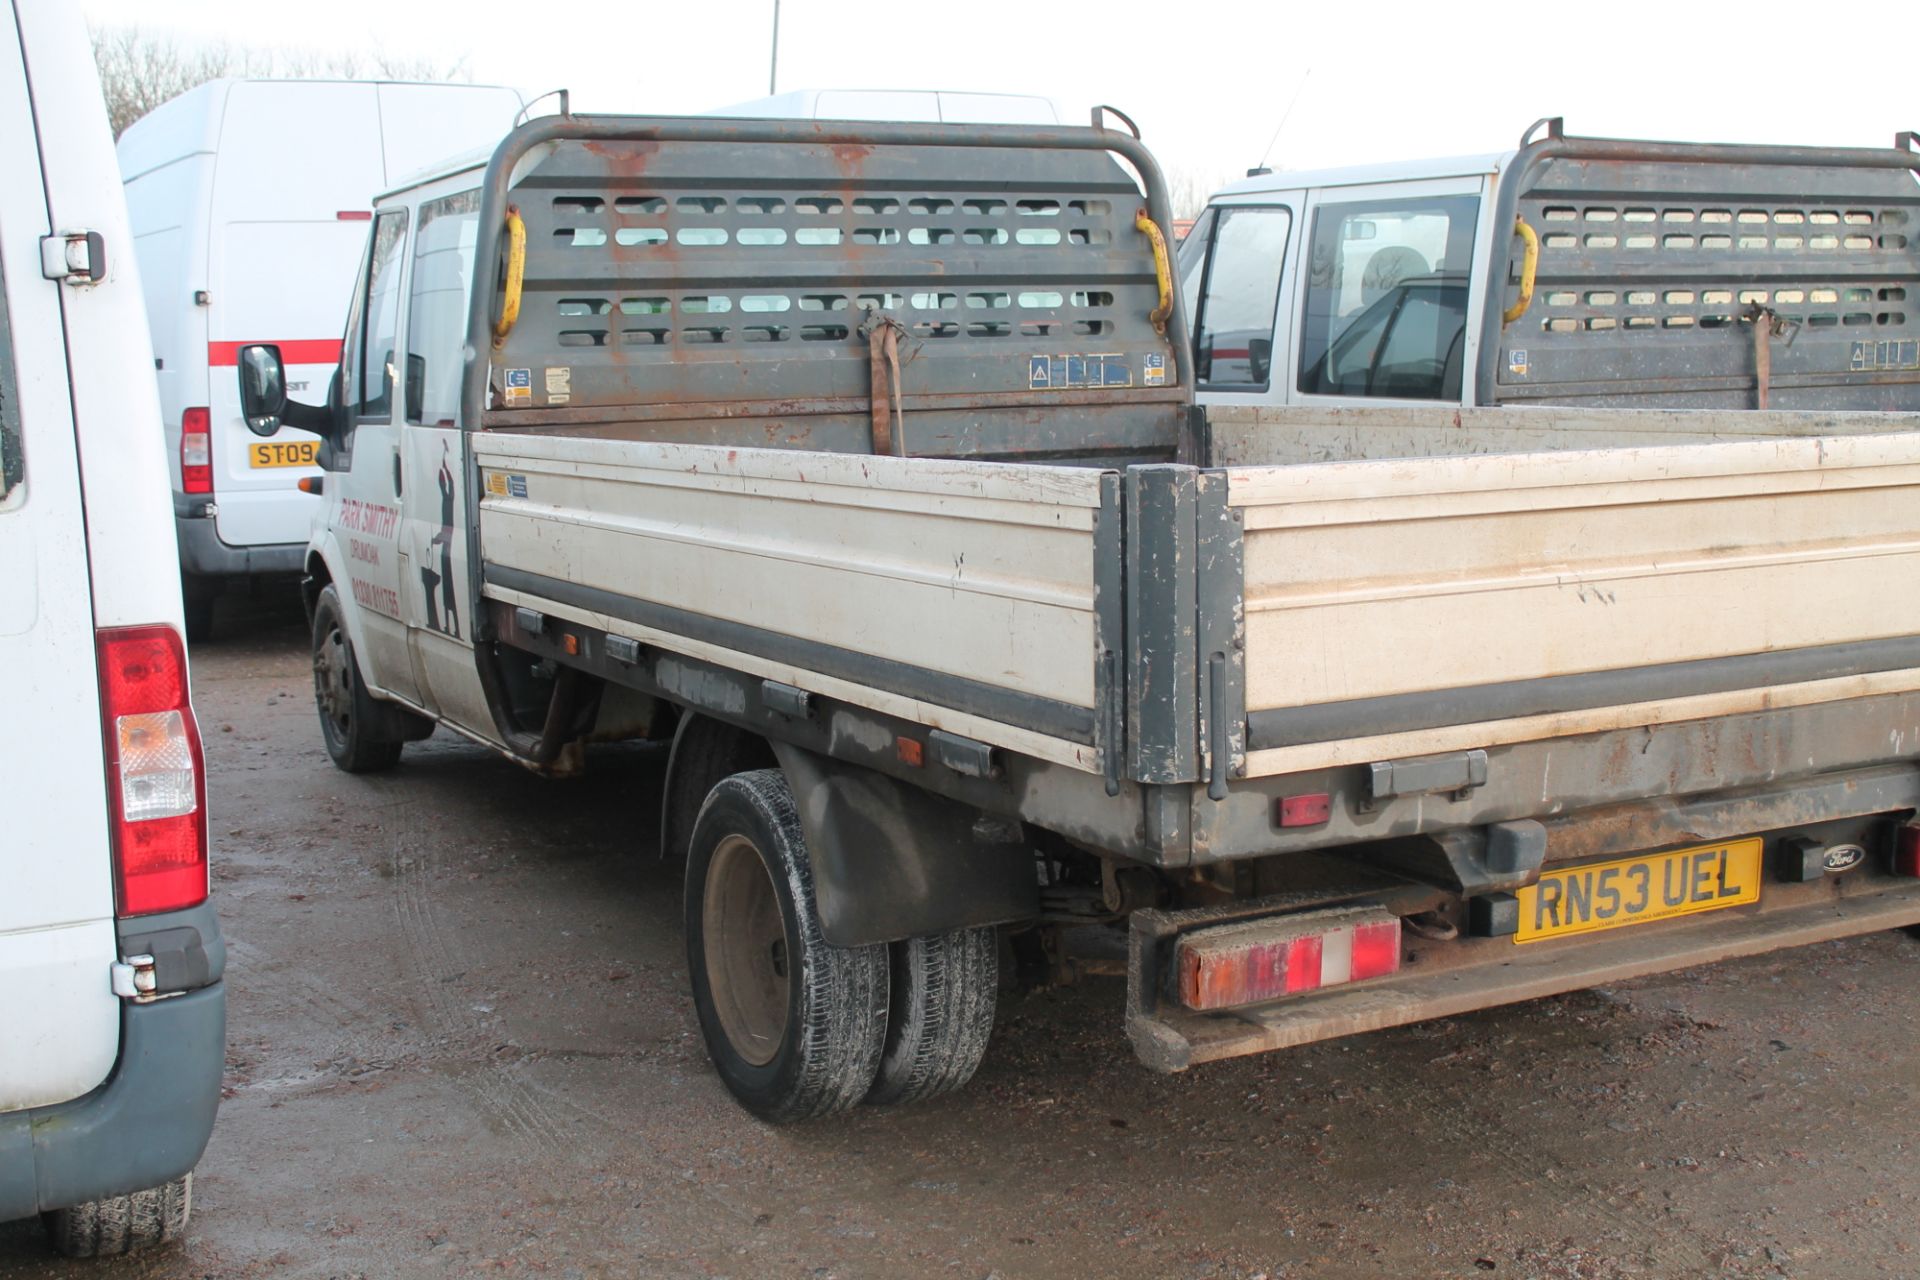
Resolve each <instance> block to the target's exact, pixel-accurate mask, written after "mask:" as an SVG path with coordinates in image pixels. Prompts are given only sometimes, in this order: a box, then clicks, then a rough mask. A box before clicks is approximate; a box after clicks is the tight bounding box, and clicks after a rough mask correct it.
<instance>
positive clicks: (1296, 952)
mask: <svg viewBox="0 0 1920 1280" xmlns="http://www.w3.org/2000/svg"><path fill="white" fill-rule="evenodd" d="M1399 971H1400V917H1398V916H1396V915H1394V914H1393V913H1392V912H1390V911H1386V910H1383V909H1382V908H1380V907H1336V908H1334V909H1332V910H1329V911H1307V912H1302V913H1301V914H1299V915H1292V916H1282V917H1279V918H1277V919H1275V918H1271V917H1269V918H1266V919H1261V920H1248V921H1243V922H1241V923H1238V924H1223V925H1215V926H1213V927H1211V928H1207V929H1196V930H1194V931H1193V932H1192V933H1188V934H1183V935H1182V936H1181V938H1180V941H1179V942H1178V944H1176V947H1175V950H1174V984H1175V987H1176V989H1177V994H1178V996H1179V999H1180V1003H1182V1004H1184V1005H1186V1006H1187V1008H1189V1009H1196V1010H1201V1011H1206V1010H1210V1009H1231V1008H1236V1007H1238V1006H1240V1005H1247V1004H1259V1003H1260V1002H1261V1001H1264V1000H1274V999H1278V998H1279V997H1281V996H1290V995H1299V994H1302V993H1304V992H1308V991H1318V990H1320V989H1321V988H1323V987H1337V986H1341V985H1344V984H1345V983H1349V982H1360V981H1363V980H1365V979H1367V978H1379V977H1384V976H1385V975H1387V974H1390V973H1398V972H1399Z"/></svg>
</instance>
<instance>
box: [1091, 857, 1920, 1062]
mask: <svg viewBox="0 0 1920 1280" xmlns="http://www.w3.org/2000/svg"><path fill="white" fill-rule="evenodd" d="M1770 888H1778V886H1770ZM1823 888H1824V886H1823ZM1184 923H1186V922H1183V921H1181V920H1180V919H1179V918H1178V917H1177V916H1176V914H1175V913H1171V912H1159V911H1139V912H1135V913H1134V916H1133V931H1132V944H1131V957H1130V961H1129V965H1128V988H1129V990H1128V999H1127V1034H1128V1037H1129V1038H1130V1039H1131V1040H1132V1041H1133V1047H1134V1051H1135V1052H1136V1053H1138V1054H1139V1055H1140V1060H1141V1061H1142V1062H1144V1063H1146V1064H1147V1065H1148V1066H1149V1067H1152V1068H1154V1069H1155V1070H1157V1071H1184V1070H1185V1069H1186V1068H1188V1067H1191V1066H1195V1065H1197V1064H1199V1063H1202V1062H1212V1061H1214V1060H1216V1059H1220V1058H1234V1057H1240V1056H1243V1055H1246V1054H1253V1053H1264V1052H1266V1051H1268V1050H1271V1049H1289V1048H1292V1047H1294V1046H1296V1045H1303V1044H1311V1043H1313V1042H1314V1041H1316V1040H1330V1039H1333V1038H1335V1037H1338V1036H1346V1035H1354V1034H1357V1033H1359V1032H1363V1031H1377V1030H1379V1029H1381V1028H1383V1027H1398V1026H1404V1025H1405V1024H1407V1023H1410V1022H1420V1021H1424V1020H1425V1019H1428V1018H1444V1017H1451V1016H1453V1015H1456V1014H1462V1013H1469V1012H1472V1011H1473V1010H1476V1009H1485V1008H1490V1007H1492V1006H1494V1005H1501V1004H1511V1003H1513V1002H1515V1001H1520V1000H1535V999H1538V998H1540V997H1542V996H1551V995H1559V994H1561V993H1563V992H1567V991H1577V990H1581V989H1583V988H1586V987H1593V986H1601V985H1604V984H1607V983H1612V982H1622V981H1625V980H1626V979H1629V978H1638V977H1644V976H1645V975H1647V974H1653V973H1665V972H1668V971H1669V970H1673V969H1684V968H1688V967H1690V966H1692V965H1699V964H1712V963H1714V962H1716V961H1720V960H1731V959H1734V958H1736V957H1739V956H1750V955H1758V954H1760V953H1761V952H1765V951H1776V950H1779V949H1781V948H1784V947H1797V946H1805V945H1807V944H1809V943H1815V942H1830V941H1832V940H1834V939H1836V938H1846V937H1851V936H1853V935H1855V934H1862V933H1875V932H1878V931H1880V930H1884V929H1895V928H1899V927H1901V926H1904V925H1913V924H1920V881H1913V880H1892V879H1888V878H1876V879H1873V880H1868V881H1863V882H1861V883H1860V885H1859V886H1858V888H1857V890H1855V891H1851V892H1849V893H1848V894H1847V895H1846V896H1823V897H1817V898H1813V899H1812V900H1809V901H1806V902H1805V903H1804V904H1802V905H1787V906H1782V907H1779V908H1777V909H1774V910H1760V911H1751V912H1750V911H1724V912H1714V913H1709V914H1705V915H1699V916H1692V917H1688V918H1686V919H1685V920H1678V921H1670V922H1666V923H1661V924H1650V925H1644V926H1637V927H1632V928H1628V929H1622V930H1617V931H1612V932H1606V933H1601V934H1597V935H1593V938H1592V940H1591V941H1582V942H1577V943H1576V942H1572V941H1567V942H1546V943H1534V944H1531V945H1526V946H1519V945H1515V944H1513V943H1512V942H1511V940H1508V939H1476V940H1472V941H1469V940H1466V939H1462V940H1461V942H1460V943H1451V944H1446V945H1470V946H1473V947H1476V948H1480V949H1482V950H1483V952H1484V954H1485V959H1484V960H1481V961H1479V962H1477V963H1473V964H1470V965H1462V966H1459V967H1453V968H1447V969H1444V970H1440V971H1434V972H1424V973H1423V972H1421V971H1420V970H1419V969H1417V968H1416V969H1414V970H1413V971H1412V972H1406V971H1403V972H1402V973H1401V975H1400V976H1398V977H1394V978H1390V979H1382V980H1380V981H1377V982H1369V983H1365V984H1363V985H1360V986H1355V987H1347V988H1342V989H1339V990H1335V991H1329V992H1326V993H1324V994H1320V995H1312V996H1304V997H1298V998H1295V999H1292V1000H1282V1001H1275V1002H1273V1003H1271V1004H1266V1005H1259V1006H1255V1007H1252V1008H1247V1009H1238V1010H1233V1011H1231V1012H1225V1013H1213V1014H1197V1013H1192V1012H1189V1011H1187V1010H1186V1009H1184V1008H1182V1007H1180V1006H1178V1005H1174V1004H1173V1003H1172V1002H1170V1001H1168V1000H1166V999H1165V998H1164V997H1163V996H1162V995H1161V994H1160V989H1159V976H1160V974H1161V972H1162V970H1163V964H1164V955H1165V953H1167V952H1168V951H1170V950H1171V946H1172V942H1173V939H1174V937H1175V936H1176V935H1177V934H1178V932H1179V931H1180V929H1181V928H1182V927H1183V924H1184Z"/></svg>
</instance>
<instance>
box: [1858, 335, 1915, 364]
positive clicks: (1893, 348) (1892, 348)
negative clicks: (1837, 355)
mask: <svg viewBox="0 0 1920 1280" xmlns="http://www.w3.org/2000/svg"><path fill="white" fill-rule="evenodd" d="M1847 367H1848V369H1850V370H1851V371H1852V372H1854V373H1871V372H1873V371H1875V370H1878V369H1920V340H1916V339H1913V338H1909V339H1907V340H1906V341H1904V342H1898V341H1896V342H1856V343H1854V344H1853V351H1852V354H1851V358H1850V359H1849V360H1848V362H1847Z"/></svg>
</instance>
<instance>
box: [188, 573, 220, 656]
mask: <svg viewBox="0 0 1920 1280" xmlns="http://www.w3.org/2000/svg"><path fill="white" fill-rule="evenodd" d="M219 598H220V583H219V581H218V580H217V579H214V578H202V577H198V576H196V575H194V574H184V575H182V576H181V579H180V605H181V608H182V610H183V611H184V612H185V615H186V617H185V621H186V624H187V641H188V643H190V644H199V643H200V642H201V641H203V640H211V639H212V638H213V602H214V601H215V600H218V599H219Z"/></svg>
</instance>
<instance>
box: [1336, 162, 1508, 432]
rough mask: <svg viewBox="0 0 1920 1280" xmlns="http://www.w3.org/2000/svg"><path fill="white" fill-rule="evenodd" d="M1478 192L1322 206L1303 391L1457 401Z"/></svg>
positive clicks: (1463, 354)
mask: <svg viewBox="0 0 1920 1280" xmlns="http://www.w3.org/2000/svg"><path fill="white" fill-rule="evenodd" d="M1479 208H1480V200H1479V197H1477V196H1434V197H1428V198H1417V199H1402V200H1380V201H1356V202H1351V203H1344V204H1327V205H1322V206H1321V207H1320V209H1319V210H1318V211H1317V212H1316V213H1315V214H1314V219H1313V238H1312V240H1311V241H1310V242H1309V245H1308V266H1307V279H1306V287H1305V289H1304V294H1305V297H1304V301H1303V303H1302V314H1301V325H1300V383H1299V386H1300V390H1301V391H1303V392H1306V393H1308V394H1311V395H1327V396H1378V397H1387V398H1393V399H1405V400H1457V399H1458V398H1459V396H1460V386H1461V375H1462V369H1463V366H1464V362H1465V346H1466V329H1467V269H1468V266H1469V265H1470V264H1471V262H1472V259H1473V230H1474V223H1475V221H1476V220H1477V217H1478V214H1479Z"/></svg>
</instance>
